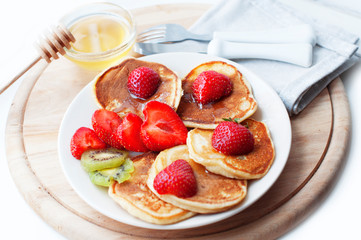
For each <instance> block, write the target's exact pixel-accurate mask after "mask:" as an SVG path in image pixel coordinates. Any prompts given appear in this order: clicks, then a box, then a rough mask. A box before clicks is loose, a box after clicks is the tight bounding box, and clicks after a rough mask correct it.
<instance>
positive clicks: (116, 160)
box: [80, 148, 128, 172]
mask: <svg viewBox="0 0 361 240" xmlns="http://www.w3.org/2000/svg"><path fill="white" fill-rule="evenodd" d="M127 157H128V152H127V151H121V150H119V149H116V148H107V149H97V150H93V149H92V150H87V151H85V152H84V153H83V154H82V155H81V159H80V163H81V165H82V166H83V168H84V170H85V171H87V172H94V171H96V170H103V169H107V168H114V167H119V166H120V165H122V164H123V162H124V161H125V159H126V158H127Z"/></svg>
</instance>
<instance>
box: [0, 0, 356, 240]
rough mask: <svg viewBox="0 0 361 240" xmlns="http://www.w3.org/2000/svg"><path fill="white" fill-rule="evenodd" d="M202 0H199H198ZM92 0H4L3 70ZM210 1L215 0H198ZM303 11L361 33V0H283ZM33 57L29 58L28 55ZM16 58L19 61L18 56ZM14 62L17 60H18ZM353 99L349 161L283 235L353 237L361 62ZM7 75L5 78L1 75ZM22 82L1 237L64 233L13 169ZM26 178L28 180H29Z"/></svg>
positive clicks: (1, 171)
mask: <svg viewBox="0 0 361 240" xmlns="http://www.w3.org/2000/svg"><path fill="white" fill-rule="evenodd" d="M198 1H199V0H198ZM87 2H88V1H80V0H62V1H49V0H31V1H25V0H19V1H6V2H5V1H2V2H1V3H0V26H1V31H2V32H1V38H0V43H1V44H0V48H1V51H0V76H2V77H3V76H6V75H9V74H11V73H17V72H19V71H20V70H22V68H23V67H25V66H26V65H27V63H29V62H30V60H31V58H32V57H33V56H34V48H33V45H32V44H33V42H35V41H36V40H37V39H38V36H39V34H41V33H42V32H43V31H44V29H46V28H47V27H48V26H50V25H53V24H55V23H56V22H57V20H58V19H59V18H60V17H61V16H62V15H64V14H65V13H67V12H68V11H70V10H71V9H73V8H74V7H75V6H78V5H80V4H83V3H87ZM114 2H118V3H121V4H123V6H125V7H127V8H130V9H131V8H136V7H141V6H146V5H151V4H155V3H171V2H174V3H175V2H194V1H192V0H188V1H185V0H181V1H178V0H176V1H175V0H173V1H172V0H156V1H150V0H137V1H131V0H118V1H114ZM200 2H205V3H210V2H215V1H206V0H200ZM282 2H284V3H286V4H288V5H291V6H293V7H295V8H298V9H299V10H300V11H305V12H308V13H309V14H311V15H313V16H315V17H317V18H320V19H322V20H324V21H326V22H328V23H330V24H334V25H338V26H341V27H343V28H345V29H347V30H349V31H351V32H354V33H355V34H358V35H359V36H361V27H360V26H361V1H358V0H343V1H337V0H313V1H311V0H293V1H290V0H282ZM29 58H30V59H29ZM14 59H16V61H14ZM14 63H16V64H14ZM341 77H342V79H343V82H344V85H345V88H346V92H347V95H348V98H349V101H350V107H351V115H352V133H351V139H350V145H349V149H348V152H347V154H346V157H345V165H344V168H343V169H342V170H341V174H340V177H339V179H338V180H337V183H336V185H335V187H334V188H333V189H332V191H331V192H330V194H329V195H328V196H327V198H326V200H325V201H323V202H322V204H321V206H320V207H318V208H317V209H316V210H315V211H314V212H313V213H312V214H311V215H310V216H309V217H308V218H307V219H306V220H305V221H304V222H302V223H301V224H300V225H298V226H297V227H296V228H295V229H293V230H291V231H290V232H289V233H287V234H286V235H284V236H283V237H282V239H355V238H357V237H356V236H359V228H360V227H359V226H360V221H359V216H361V188H360V183H361V174H360V169H361V161H360V156H361V147H360V146H361V138H360V136H361V128H360V126H359V123H361V94H360V92H361V64H358V65H356V66H354V67H353V68H352V69H350V70H348V71H347V72H346V73H344V74H343V75H342V76H341ZM0 81H4V79H0ZM19 85H20V82H17V83H16V84H14V85H13V86H12V87H11V88H10V89H8V91H6V92H5V93H3V94H2V95H0V112H1V114H0V136H1V137H0V189H1V192H2V194H1V197H0V226H1V227H0V229H1V235H2V236H3V237H5V238H3V237H2V239H30V240H31V239H65V238H64V237H63V236H62V235H61V234H59V233H58V232H56V231H55V230H53V228H51V227H50V226H49V225H47V224H46V223H45V222H44V221H43V220H42V219H41V218H40V217H39V216H38V215H37V214H36V213H35V212H34V211H33V209H31V208H30V207H29V206H28V204H27V203H26V202H25V200H24V199H23V197H22V195H21V194H20V193H19V192H18V190H17V188H16V186H15V184H14V182H13V179H12V177H11V175H10V173H9V170H8V165H7V160H6V154H5V126H6V120H7V115H8V112H9V108H10V105H11V103H12V100H13V98H14V95H15V93H16V90H17V88H18V87H19ZM25 184H26V183H25Z"/></svg>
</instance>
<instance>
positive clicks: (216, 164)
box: [187, 119, 275, 179]
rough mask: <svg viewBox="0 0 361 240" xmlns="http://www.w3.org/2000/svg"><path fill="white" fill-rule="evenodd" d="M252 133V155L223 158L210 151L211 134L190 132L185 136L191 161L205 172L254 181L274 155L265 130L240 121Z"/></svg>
mask: <svg viewBox="0 0 361 240" xmlns="http://www.w3.org/2000/svg"><path fill="white" fill-rule="evenodd" d="M243 123H244V124H247V125H248V129H249V130H250V131H251V132H252V134H253V137H254V140H255V145H254V149H253V151H252V152H250V153H248V154H246V155H240V156H227V155H224V154H222V153H220V152H218V151H217V150H215V149H214V148H213V147H212V134H213V131H212V130H202V129H193V130H191V131H189V132H188V137H187V146H188V149H189V155H190V157H191V158H192V159H194V161H196V162H198V163H199V164H202V165H203V166H205V167H206V168H207V170H208V171H210V172H213V173H217V174H220V175H223V176H226V177H231V178H237V179H258V178H261V177H263V176H264V175H266V173H267V172H268V170H269V168H270V167H271V165H272V163H273V160H274V157H275V151H274V147H273V143H272V139H271V136H270V133H269V131H268V128H267V126H266V125H265V124H264V123H262V122H259V121H256V120H253V119H246V120H245V121H243Z"/></svg>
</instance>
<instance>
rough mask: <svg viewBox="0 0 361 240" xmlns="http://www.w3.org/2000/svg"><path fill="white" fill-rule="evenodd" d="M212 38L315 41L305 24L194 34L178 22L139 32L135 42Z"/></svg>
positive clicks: (310, 29) (259, 41)
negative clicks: (257, 29)
mask: <svg viewBox="0 0 361 240" xmlns="http://www.w3.org/2000/svg"><path fill="white" fill-rule="evenodd" d="M212 39H222V40H226V41H231V42H245V43H310V44H311V45H312V46H314V45H315V43H316V37H315V34H314V31H313V29H312V27H310V26H309V25H306V24H300V25H297V26H291V27H282V28H276V29H268V30H260V31H243V32H240V31H239V32H229V31H225V32H223V31H219V32H217V31H216V32H214V33H213V34H204V35H200V34H194V33H192V32H190V31H188V30H187V29H185V28H184V27H183V26H181V25H178V24H162V25H158V26H154V27H151V28H149V29H147V30H145V31H144V32H141V33H140V34H139V35H138V37H137V42H144V43H146V42H152V43H172V42H181V41H184V40H197V41H204V42H205V41H207V42H209V41H211V40H212Z"/></svg>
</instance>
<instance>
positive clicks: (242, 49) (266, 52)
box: [135, 39, 313, 67]
mask: <svg viewBox="0 0 361 240" xmlns="http://www.w3.org/2000/svg"><path fill="white" fill-rule="evenodd" d="M312 50H313V47H312V44H310V43H279V44H277V43H269V44H267V43H240V42H231V41H226V40H222V39H213V40H212V41H210V42H209V43H207V42H200V41H193V40H186V41H183V42H179V43H150V42H147V43H140V42H138V43H136V46H135V51H136V52H138V53H140V54H142V55H150V54H156V53H167V52H199V53H207V54H209V55H213V56H218V57H223V58H228V59H245V58H246V59H268V60H276V61H281V62H287V63H291V64H295V65H299V66H302V67H310V66H311V65H312Z"/></svg>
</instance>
